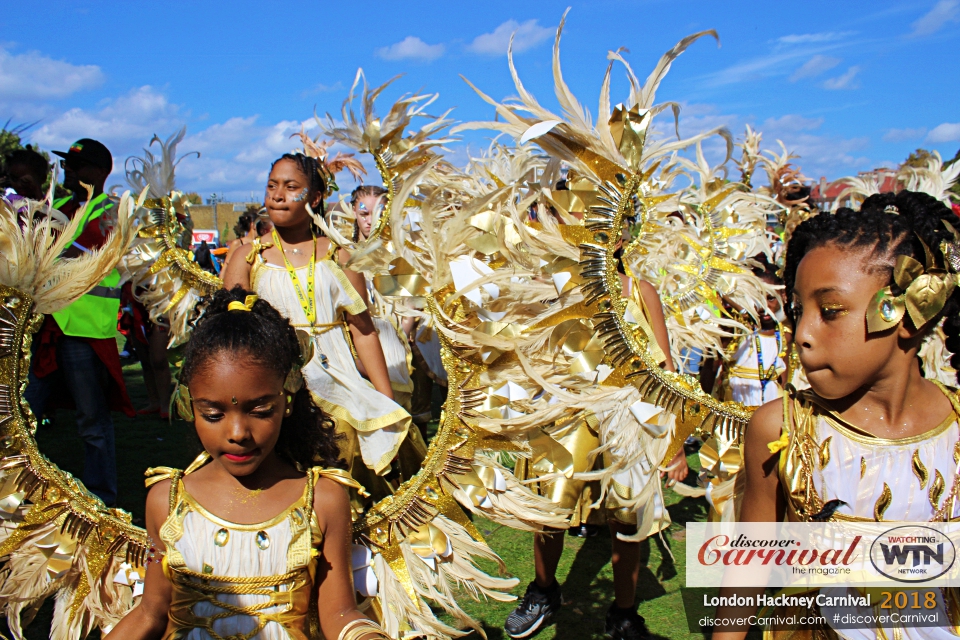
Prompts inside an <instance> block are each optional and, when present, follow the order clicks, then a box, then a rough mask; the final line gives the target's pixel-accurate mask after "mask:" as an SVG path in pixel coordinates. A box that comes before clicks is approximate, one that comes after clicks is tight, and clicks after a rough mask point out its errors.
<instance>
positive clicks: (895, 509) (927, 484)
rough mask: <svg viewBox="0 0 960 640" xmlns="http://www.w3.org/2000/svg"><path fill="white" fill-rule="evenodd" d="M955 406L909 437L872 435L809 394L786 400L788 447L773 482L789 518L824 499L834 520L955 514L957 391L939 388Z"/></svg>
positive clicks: (816, 508) (806, 514)
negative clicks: (833, 508) (835, 505)
mask: <svg viewBox="0 0 960 640" xmlns="http://www.w3.org/2000/svg"><path fill="white" fill-rule="evenodd" d="M942 389H943V392H944V393H945V394H946V395H947V397H948V398H949V399H950V401H951V403H952V404H953V406H954V411H953V412H952V413H951V414H950V415H949V416H948V417H947V418H946V419H945V420H944V421H943V422H942V423H941V424H939V425H938V426H936V427H935V428H933V429H931V430H929V431H927V432H926V433H923V434H920V435H918V436H914V437H909V438H900V439H895V440H889V439H884V438H877V437H874V436H872V435H870V434H868V433H865V432H864V431H862V430H860V429H858V428H857V427H856V426H854V425H852V424H850V423H848V422H846V421H845V420H843V418H841V417H840V416H839V415H837V414H835V413H833V412H831V411H829V410H827V409H825V408H823V407H821V406H820V405H818V404H817V403H816V401H815V398H814V396H813V394H812V393H811V392H810V391H800V392H795V393H794V394H793V396H792V397H791V398H789V399H788V400H786V402H787V405H788V414H789V415H791V418H789V423H790V424H791V433H790V439H789V445H788V446H787V448H786V449H785V450H784V452H783V453H782V454H781V457H780V479H781V482H782V484H783V486H784V488H785V490H786V492H787V497H788V501H787V502H788V511H789V516H790V518H791V519H794V520H807V519H809V518H810V517H811V516H813V515H815V514H817V513H819V512H820V511H821V509H823V505H824V504H825V503H827V502H829V501H830V500H842V501H843V502H845V503H846V505H843V506H841V507H840V508H839V509H838V510H837V512H836V515H835V518H836V519H841V520H842V519H850V518H854V519H866V520H878V521H880V520H883V521H910V522H926V521H934V520H951V519H955V518H957V517H958V516H960V504H958V498H957V496H956V493H957V492H958V491H960V484H958V482H960V477H958V474H957V471H956V470H957V466H958V462H960V425H958V422H957V415H958V413H960V412H958V410H957V393H956V392H955V391H953V390H949V389H947V388H945V387H943V388H942Z"/></svg>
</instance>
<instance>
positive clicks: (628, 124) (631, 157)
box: [609, 105, 652, 173]
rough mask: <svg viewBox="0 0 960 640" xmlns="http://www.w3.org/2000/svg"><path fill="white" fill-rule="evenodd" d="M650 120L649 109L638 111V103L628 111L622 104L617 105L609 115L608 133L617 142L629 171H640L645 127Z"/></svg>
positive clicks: (646, 127) (647, 126)
mask: <svg viewBox="0 0 960 640" xmlns="http://www.w3.org/2000/svg"><path fill="white" fill-rule="evenodd" d="M651 120H652V117H651V112H650V110H649V109H644V110H643V111H642V112H641V111H640V107H639V105H634V106H633V108H632V109H630V110H629V111H627V110H625V109H624V108H623V105H617V106H616V107H615V108H614V110H613V114H612V115H611V116H610V122H609V124H610V133H611V135H613V141H614V142H615V143H616V144H617V148H618V149H619V150H620V154H621V155H622V156H623V159H624V160H626V161H627V166H628V167H629V168H630V170H631V171H633V172H634V173H637V172H639V171H640V163H641V161H642V159H643V143H644V141H645V140H646V138H647V129H648V128H649V126H650V121H651Z"/></svg>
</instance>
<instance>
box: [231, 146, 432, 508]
mask: <svg viewBox="0 0 960 640" xmlns="http://www.w3.org/2000/svg"><path fill="white" fill-rule="evenodd" d="M320 171H321V167H320V163H318V162H317V161H316V160H315V159H314V158H312V157H309V156H305V155H303V154H286V155H284V156H283V157H281V158H279V159H277V160H276V161H275V162H274V163H273V166H272V167H271V170H270V175H269V178H268V180H267V188H266V194H265V198H264V201H265V203H266V207H267V213H268V214H269V216H270V220H271V222H273V224H274V227H275V228H274V230H273V232H272V233H271V234H269V235H266V236H264V237H262V238H258V239H256V240H255V241H254V242H252V243H251V244H250V245H249V246H243V247H240V248H239V249H237V253H236V256H235V259H233V260H231V262H230V266H229V268H228V269H227V270H226V271H225V273H224V277H223V281H224V286H225V287H227V288H230V287H233V286H237V285H239V286H241V287H243V288H244V289H251V290H253V291H256V293H257V294H258V295H259V296H260V297H261V298H263V299H264V300H266V301H268V302H270V304H272V305H273V306H274V307H276V308H277V310H278V311H280V313H281V314H283V315H284V316H286V317H287V318H289V319H290V321H291V323H292V324H293V326H294V327H295V328H296V329H297V330H298V331H302V332H304V333H307V334H309V335H310V338H311V341H312V342H313V345H314V350H313V357H312V358H311V360H310V361H309V362H307V363H306V365H305V367H304V378H305V380H306V385H307V387H308V388H309V389H310V391H311V392H312V393H313V397H314V402H316V403H317V405H319V406H320V407H321V408H322V409H323V410H324V411H325V412H326V413H327V414H329V415H330V416H331V417H333V418H334V419H335V420H336V422H337V428H338V430H339V431H340V432H341V433H342V434H344V435H345V436H346V438H345V439H344V442H343V444H342V445H341V452H342V454H343V457H344V459H345V460H346V461H347V464H348V465H349V466H350V467H351V471H352V473H353V474H354V477H355V478H358V479H360V481H361V482H362V483H363V485H364V486H365V487H366V488H367V490H369V491H370V492H372V493H373V494H374V495H375V496H380V495H381V494H383V493H389V488H388V487H386V486H381V485H385V483H384V482H383V481H382V479H378V477H377V476H383V475H386V474H387V473H388V472H390V471H391V470H392V469H391V462H392V461H393V460H394V459H395V458H396V457H397V454H398V451H399V449H400V445H401V443H403V442H404V440H405V439H406V438H407V431H408V429H409V426H410V414H408V413H407V412H406V411H405V410H404V409H403V407H401V406H400V405H398V404H397V403H396V402H394V400H393V389H392V387H391V384H390V375H389V371H388V369H387V364H386V362H385V360H384V356H383V350H382V348H381V346H380V338H379V337H378V335H377V330H376V326H375V325H374V323H373V320H372V318H371V316H370V313H369V311H368V310H367V299H366V292H367V289H366V282H365V280H364V277H363V275H362V274H359V273H356V272H354V271H350V270H346V269H343V268H341V267H340V262H341V261H342V262H345V261H346V260H347V258H348V257H349V256H348V255H347V253H346V251H343V250H338V249H337V247H336V245H333V244H332V243H331V242H330V240H329V239H327V238H324V237H319V234H318V232H317V229H316V228H315V227H314V225H313V221H312V218H311V216H310V210H309V209H308V205H309V206H310V207H312V208H313V210H315V211H320V212H322V211H323V196H324V194H325V192H326V190H327V183H326V181H325V180H324V178H323V176H322V175H321V174H320ZM348 336H349V337H348ZM353 352H356V360H355V358H354V353H353ZM357 360H358V361H359V366H360V367H362V369H363V374H364V375H365V376H366V379H364V377H363V376H362V375H361V372H360V371H359V370H358V364H357ZM414 448H415V449H416V455H419V459H422V457H423V453H424V449H425V447H423V446H422V443H420V442H419V441H418V442H417V443H416V446H415V447H414ZM416 455H415V457H416ZM401 466H402V463H401ZM400 471H401V472H403V471H409V470H404V469H401V470H400ZM413 471H415V469H413ZM405 475H406V476H408V475H410V473H406V474H405Z"/></svg>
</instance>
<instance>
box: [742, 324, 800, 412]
mask: <svg viewBox="0 0 960 640" xmlns="http://www.w3.org/2000/svg"><path fill="white" fill-rule="evenodd" d="M757 335H758V334H756V333H752V334H750V335H749V336H747V337H746V338H745V339H744V340H743V342H742V343H741V344H740V346H739V348H737V350H736V352H734V354H733V362H734V364H733V366H732V367H731V368H730V375H729V377H728V382H729V384H730V393H731V395H732V398H731V399H732V400H733V401H734V402H739V403H741V404H744V405H746V406H748V407H759V406H760V405H762V404H765V403H767V402H770V401H771V400H776V399H777V398H779V397H780V395H781V394H782V393H783V390H782V389H781V388H780V383H779V382H778V379H779V377H780V375H781V374H783V372H784V371H786V370H787V363H786V362H784V361H783V358H781V357H780V352H781V350H782V344H781V342H782V340H783V338H782V337H781V338H780V342H778V341H777V337H776V336H765V335H763V334H759V335H760V349H761V352H762V354H763V368H764V369H765V370H769V368H770V365H771V364H773V363H776V376H774V379H773V380H769V381H768V382H767V384H766V385H762V384H761V382H760V363H759V361H758V360H757V347H756V337H755V336H757Z"/></svg>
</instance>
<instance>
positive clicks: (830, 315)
mask: <svg viewBox="0 0 960 640" xmlns="http://www.w3.org/2000/svg"><path fill="white" fill-rule="evenodd" d="M848 313H850V310H849V309H846V308H844V306H843V305H842V304H836V303H823V304H821V305H820V315H822V316H823V319H824V320H836V319H837V318H842V317H843V316H845V315H847V314H848Z"/></svg>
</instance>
